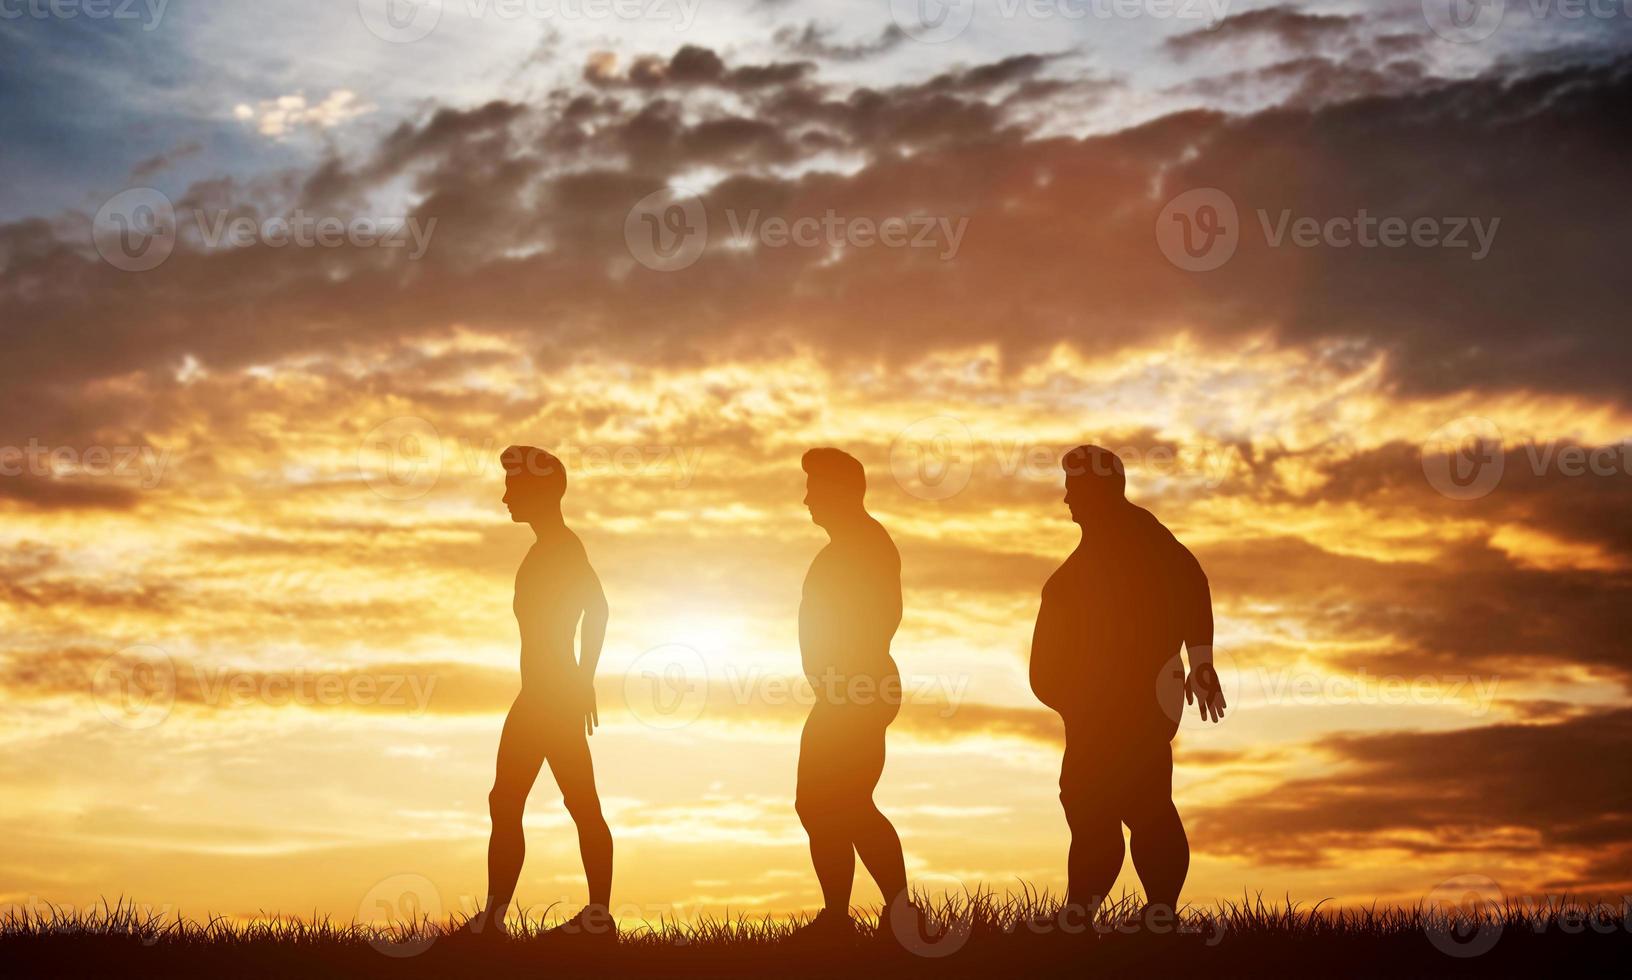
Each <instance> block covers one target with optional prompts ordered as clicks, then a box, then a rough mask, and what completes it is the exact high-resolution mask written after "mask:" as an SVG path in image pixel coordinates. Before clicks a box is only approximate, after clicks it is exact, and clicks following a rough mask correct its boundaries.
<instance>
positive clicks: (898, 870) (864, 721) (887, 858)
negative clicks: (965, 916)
mask: <svg viewBox="0 0 1632 980" xmlns="http://www.w3.org/2000/svg"><path fill="white" fill-rule="evenodd" d="M864 713H866V715H867V716H866V717H863V714H864ZM894 717H895V712H894V710H891V711H890V712H889V714H888V716H887V717H885V718H884V719H883V723H882V724H880V723H879V720H878V718H877V717H876V716H875V715H874V714H873V713H872V711H871V709H870V708H864V709H862V711H860V712H857V718H856V721H857V724H858V725H865V726H868V727H866V728H863V729H862V730H860V731H858V732H857V735H858V736H859V737H858V738H857V741H856V752H855V755H854V757H853V759H854V761H853V765H854V766H855V768H854V770H853V778H854V780H855V783H854V790H855V797H856V809H855V814H854V816H853V818H852V824H851V831H850V833H851V838H852V839H853V840H854V841H855V844H856V854H858V855H859V856H860V857H861V863H862V864H864V865H866V867H867V873H868V874H870V875H872V876H873V881H875V882H876V883H877V884H878V890H879V892H880V893H881V894H883V896H884V904H885V906H886V907H888V906H889V905H891V904H892V903H894V902H895V901H896V900H897V899H899V898H900V897H901V896H902V894H903V893H904V892H906V890H907V864H906V860H905V859H904V858H903V857H902V854H901V837H900V835H899V834H897V833H896V832H895V826H894V825H893V824H891V823H890V820H889V818H888V817H886V816H884V814H883V812H882V811H881V810H879V808H878V805H877V804H876V803H874V802H873V791H874V790H875V789H877V788H878V781H879V779H880V778H881V777H882V776H883V775H884V734H885V731H886V730H887V728H888V727H889V723H890V720H891V719H893V718H894ZM873 726H876V727H873Z"/></svg>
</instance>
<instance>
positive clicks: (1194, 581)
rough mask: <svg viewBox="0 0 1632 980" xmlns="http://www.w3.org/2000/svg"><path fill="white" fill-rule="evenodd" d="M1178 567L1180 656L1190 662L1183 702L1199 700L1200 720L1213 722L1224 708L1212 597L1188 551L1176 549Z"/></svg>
mask: <svg viewBox="0 0 1632 980" xmlns="http://www.w3.org/2000/svg"><path fill="white" fill-rule="evenodd" d="M1178 548H1179V553H1180V559H1179V562H1180V567H1181V570H1182V572H1183V575H1184V580H1185V587H1184V591H1183V595H1184V602H1183V605H1182V607H1181V609H1180V615H1181V616H1182V617H1183V623H1184V652H1185V656H1186V657H1187V658H1188V660H1189V662H1190V674H1189V676H1188V677H1186V678H1185V680H1184V701H1185V703H1186V704H1193V703H1196V701H1197V700H1198V699H1199V701H1200V708H1201V717H1202V719H1203V720H1209V719H1210V720H1212V721H1214V722H1217V721H1218V720H1219V719H1221V718H1223V717H1224V709H1225V708H1226V707H1227V705H1226V704H1225V701H1224V689H1223V686H1222V685H1221V684H1220V683H1219V680H1218V671H1217V670H1216V669H1215V668H1214V666H1213V593H1212V589H1211V587H1210V586H1209V585H1208V584H1207V573H1205V572H1203V571H1202V570H1201V563H1200V562H1198V561H1196V556H1195V555H1193V554H1191V553H1190V549H1188V548H1186V547H1185V546H1184V545H1182V544H1181V545H1179V546H1178Z"/></svg>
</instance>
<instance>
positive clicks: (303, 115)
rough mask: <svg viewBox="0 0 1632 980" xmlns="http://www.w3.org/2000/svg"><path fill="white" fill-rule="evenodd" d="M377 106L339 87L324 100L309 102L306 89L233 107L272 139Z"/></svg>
mask: <svg viewBox="0 0 1632 980" xmlns="http://www.w3.org/2000/svg"><path fill="white" fill-rule="evenodd" d="M374 108H375V107H374V106H372V105H369V104H367V103H364V102H361V101H359V100H358V98H357V93H355V92H352V91H349V90H347V89H336V90H334V91H333V92H330V93H329V94H328V97H327V98H325V99H324V100H323V101H322V102H316V103H308V102H307V101H306V96H305V94H304V93H300V92H297V93H295V94H294V95H280V96H278V97H277V98H275V99H262V100H261V101H260V102H257V103H256V104H255V105H253V106H252V105H249V104H248V103H239V104H238V105H237V106H235V107H234V108H233V110H232V115H233V118H234V119H237V120H239V121H241V122H246V123H253V124H254V126H255V129H256V131H257V132H259V133H260V134H261V135H262V136H269V137H271V138H272V139H282V138H284V137H285V136H288V135H289V134H290V133H292V132H294V131H296V130H299V129H307V128H310V129H333V128H334V127H335V126H338V125H340V124H341V123H343V122H347V121H349V120H352V119H355V118H357V117H358V116H361V115H364V114H366V113H369V112H373V111H374Z"/></svg>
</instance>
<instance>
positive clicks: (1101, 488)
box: [1060, 446, 1128, 524]
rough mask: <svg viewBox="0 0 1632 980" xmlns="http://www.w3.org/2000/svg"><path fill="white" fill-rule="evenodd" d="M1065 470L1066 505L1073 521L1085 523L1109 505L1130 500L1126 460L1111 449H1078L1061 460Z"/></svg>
mask: <svg viewBox="0 0 1632 980" xmlns="http://www.w3.org/2000/svg"><path fill="white" fill-rule="evenodd" d="M1060 468H1061V469H1063V470H1065V506H1066V507H1068V508H1070V510H1071V519H1072V520H1073V521H1075V522H1077V523H1078V524H1085V523H1087V522H1088V521H1089V520H1091V519H1092V518H1093V515H1094V513H1096V512H1098V511H1102V510H1103V509H1104V508H1105V507H1106V506H1107V505H1110V504H1117V503H1121V502H1122V501H1123V500H1125V499H1127V498H1126V496H1125V494H1126V492H1127V485H1128V481H1127V476H1126V474H1125V473H1124V472H1123V470H1122V460H1121V459H1119V458H1117V455H1116V454H1115V453H1113V452H1111V451H1110V450H1109V449H1101V448H1100V447H1098V446H1078V447H1077V448H1075V449H1073V450H1071V451H1070V452H1068V453H1066V454H1065V456H1064V457H1062V458H1061V459H1060Z"/></svg>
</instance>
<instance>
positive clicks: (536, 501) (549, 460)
mask: <svg viewBox="0 0 1632 980" xmlns="http://www.w3.org/2000/svg"><path fill="white" fill-rule="evenodd" d="M499 463H500V464H501V465H503V466H504V505H505V506H506V507H509V508H510V519H511V520H512V521H515V522H516V523H518V524H531V523H533V522H535V521H537V520H540V519H542V518H546V517H550V516H553V515H555V514H558V513H560V511H561V496H562V494H565V493H566V492H567V469H566V467H564V466H562V465H561V461H560V460H559V459H556V458H555V457H554V456H552V455H551V454H549V453H547V452H545V451H544V450H542V449H539V448H537V447H534V446H511V447H510V448H509V449H506V450H505V451H504V452H502V453H500V454H499Z"/></svg>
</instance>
